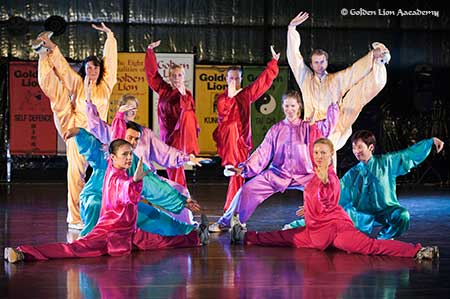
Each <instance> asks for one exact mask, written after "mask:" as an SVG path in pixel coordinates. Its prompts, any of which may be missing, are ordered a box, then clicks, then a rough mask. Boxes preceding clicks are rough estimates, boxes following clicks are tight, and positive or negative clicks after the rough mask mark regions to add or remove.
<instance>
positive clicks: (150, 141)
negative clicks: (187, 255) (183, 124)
mask: <svg viewBox="0 0 450 299" xmlns="http://www.w3.org/2000/svg"><path fill="white" fill-rule="evenodd" d="M86 107H87V109H86V115H87V118H88V127H89V131H90V132H91V133H92V134H93V135H94V136H95V137H96V138H97V139H99V140H100V142H102V143H104V144H108V143H109V142H110V140H111V138H112V136H113V133H112V131H113V129H112V128H111V126H109V125H108V124H107V123H106V122H105V121H103V120H102V119H101V118H100V117H99V115H98V112H97V109H96V106H95V105H94V104H92V103H91V102H87V105H86ZM136 110H137V99H136V98H135V97H134V96H132V95H124V96H123V97H122V99H121V101H120V103H119V111H118V112H117V113H116V116H115V118H114V121H113V125H115V126H116V127H117V128H116V129H115V130H114V131H115V135H114V136H115V137H114V138H125V132H126V130H127V129H126V121H133V120H134V118H135V115H136ZM141 128H142V133H141V136H140V138H139V140H138V143H137V146H136V149H135V150H134V152H135V154H136V155H137V156H138V157H142V160H143V162H144V164H145V165H146V166H147V167H149V168H150V169H151V170H152V171H153V172H156V169H155V168H154V166H153V163H152V162H153V161H154V162H156V163H158V164H160V165H161V166H163V167H178V166H179V165H183V163H185V162H190V163H192V164H195V165H199V162H200V161H202V160H204V159H200V158H195V156H193V155H187V154H185V153H183V152H181V151H179V150H177V149H176V148H173V147H170V146H168V145H166V144H165V143H164V142H162V141H161V140H160V139H159V138H158V137H157V136H156V135H155V133H153V131H152V130H151V129H149V128H145V127H141ZM114 138H113V139H114ZM159 178H160V179H161V180H162V181H165V182H166V183H168V184H170V185H171V186H172V187H173V188H175V189H176V190H177V191H178V192H179V193H180V194H181V195H183V196H185V197H186V198H188V201H191V200H192V199H191V195H190V194H189V191H188V189H187V188H186V187H184V186H182V185H180V184H178V183H176V182H173V181H171V180H167V179H166V178H163V177H159ZM169 214H171V215H172V216H173V217H174V218H175V219H177V220H179V221H182V222H185V223H188V224H195V222H194V220H193V215H192V212H191V211H190V210H189V209H183V211H181V213H179V214H174V213H172V212H170V211H169Z"/></svg>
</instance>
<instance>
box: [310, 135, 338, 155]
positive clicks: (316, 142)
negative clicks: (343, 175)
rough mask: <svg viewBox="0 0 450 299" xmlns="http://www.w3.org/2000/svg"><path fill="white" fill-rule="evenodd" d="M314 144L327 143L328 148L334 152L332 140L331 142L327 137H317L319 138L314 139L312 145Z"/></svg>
mask: <svg viewBox="0 0 450 299" xmlns="http://www.w3.org/2000/svg"><path fill="white" fill-rule="evenodd" d="M316 144H325V145H328V147H329V148H330V150H331V153H334V145H333V142H331V140H330V139H328V138H323V137H322V138H319V139H317V140H316V141H314V145H316Z"/></svg>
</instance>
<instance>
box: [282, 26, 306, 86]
mask: <svg viewBox="0 0 450 299" xmlns="http://www.w3.org/2000/svg"><path fill="white" fill-rule="evenodd" d="M300 42H301V39H300V34H299V33H298V32H297V30H296V29H295V27H293V26H289V27H288V34H287V49H286V55H287V60H288V63H289V67H290V68H291V70H292V73H293V74H294V77H295V80H296V81H297V84H298V86H301V85H302V84H303V82H304V81H305V78H306V77H307V76H312V71H311V70H310V69H309V68H308V67H307V66H306V65H305V60H304V59H303V56H302V54H301V53H300Z"/></svg>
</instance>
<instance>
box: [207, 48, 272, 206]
mask: <svg viewBox="0 0 450 299" xmlns="http://www.w3.org/2000/svg"><path fill="white" fill-rule="evenodd" d="M271 50H272V60H271V61H270V62H269V63H268V64H267V67H266V69H265V70H264V71H263V72H262V73H261V74H260V75H259V76H258V78H256V80H255V81H254V82H253V83H252V84H250V85H249V86H247V87H245V88H243V89H242V88H240V85H241V79H242V71H241V69H240V68H239V67H230V68H229V69H228V70H227V83H228V88H227V90H225V91H224V92H223V93H221V94H220V95H219V96H218V97H217V114H218V117H219V119H218V126H217V129H216V130H215V131H214V133H213V138H214V141H215V142H216V144H217V153H218V154H219V156H220V157H221V158H222V166H225V165H233V166H234V167H237V166H238V164H239V163H241V162H244V161H245V160H247V158H248V154H249V152H250V150H251V149H252V147H253V143H252V132H251V124H250V105H251V103H253V102H255V101H256V100H257V99H259V98H260V97H261V96H262V95H263V94H264V93H265V92H266V91H267V90H268V89H269V88H270V86H271V85H272V82H273V80H274V79H275V78H276V76H277V75H278V65H277V63H278V59H279V57H280V54H279V53H278V54H276V53H275V51H274V50H273V47H271ZM243 184H244V178H242V177H241V176H232V177H230V183H229V185H228V191H227V198H226V202H225V206H224V210H225V211H226V210H227V209H228V207H229V206H230V203H231V201H232V200H233V198H234V195H235V194H236V192H237V191H238V190H239V188H241V187H242V185H243Z"/></svg>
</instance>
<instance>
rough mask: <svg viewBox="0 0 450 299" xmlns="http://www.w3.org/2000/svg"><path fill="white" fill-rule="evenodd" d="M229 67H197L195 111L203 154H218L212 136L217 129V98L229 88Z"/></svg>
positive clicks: (199, 143) (199, 142)
mask: <svg viewBox="0 0 450 299" xmlns="http://www.w3.org/2000/svg"><path fill="white" fill-rule="evenodd" d="M228 67H229V66H217V65H196V67H195V105H196V108H195V111H196V115H197V120H198V123H199V126H200V135H199V138H198V145H199V148H200V153H201V154H209V155H215V154H217V148H216V143H215V142H214V139H213V137H212V135H213V132H214V130H215V129H216V128H217V96H218V95H219V94H221V93H222V92H224V91H225V89H226V88H227V82H226V71H227V68H228Z"/></svg>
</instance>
